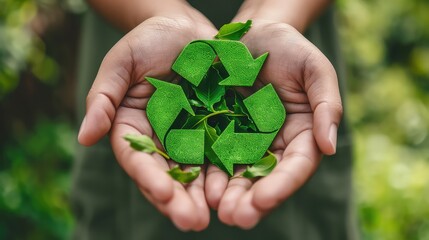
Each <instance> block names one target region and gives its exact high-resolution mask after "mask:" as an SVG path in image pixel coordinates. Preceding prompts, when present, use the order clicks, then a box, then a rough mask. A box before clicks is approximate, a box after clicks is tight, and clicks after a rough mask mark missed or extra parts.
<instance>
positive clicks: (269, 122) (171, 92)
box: [146, 40, 286, 175]
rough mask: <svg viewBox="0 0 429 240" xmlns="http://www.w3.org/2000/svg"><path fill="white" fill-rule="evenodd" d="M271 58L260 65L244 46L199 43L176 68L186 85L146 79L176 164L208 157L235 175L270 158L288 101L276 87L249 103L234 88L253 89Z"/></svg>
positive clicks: (152, 117)
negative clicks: (245, 166)
mask: <svg viewBox="0 0 429 240" xmlns="http://www.w3.org/2000/svg"><path fill="white" fill-rule="evenodd" d="M216 58H219V59H218V60H217V59H216ZM266 58H267V53H265V54H263V55H261V56H259V57H258V58H256V59H254V58H253V57H252V55H251V53H250V52H249V50H248V49H247V47H246V46H245V45H244V44H243V43H242V42H239V41H230V40H197V41H194V42H191V43H189V44H188V45H187V46H186V47H185V48H184V49H183V51H182V52H181V53H180V55H179V56H178V58H177V59H176V61H175V62H174V63H173V65H172V69H173V70H174V71H175V72H176V73H178V74H179V75H180V76H182V77H183V79H182V81H184V82H183V83H181V85H177V84H172V83H168V82H165V81H162V80H157V79H154V78H146V79H147V80H148V81H149V82H150V83H151V84H152V85H153V86H154V87H155V88H156V91H155V92H154V94H153V95H152V97H151V98H150V99H149V102H148V104H147V109H146V113H147V117H148V119H149V122H150V123H151V125H152V127H153V129H154V131H155V133H156V135H157V136H158V138H159V139H160V141H161V143H162V144H163V146H164V148H165V150H166V151H167V153H168V154H169V155H170V157H171V159H173V160H174V161H176V162H178V163H183V164H203V163H204V158H205V157H206V158H207V159H208V160H209V161H210V162H211V163H212V164H214V165H216V166H217V167H219V168H220V169H222V170H224V171H225V172H226V173H228V174H229V175H232V174H233V168H234V164H253V163H255V162H256V161H257V160H259V159H261V158H262V157H263V156H264V154H265V153H266V151H267V149H268V148H269V146H270V145H271V143H272V141H273V140H274V138H275V136H276V135H277V133H278V131H279V129H280V128H281V126H282V125H283V123H284V120H285V117H286V112H285V108H284V106H283V104H282V101H281V100H280V98H279V97H278V95H277V93H276V91H275V89H274V87H273V86H272V85H271V84H268V85H266V86H264V87H263V88H261V89H259V90H258V91H257V92H255V93H253V94H252V95H250V96H249V97H247V98H245V99H243V97H242V96H241V95H240V94H238V93H237V92H235V90H233V88H232V87H234V86H253V83H254V81H255V80H256V77H257V76H258V74H259V71H260V69H261V67H262V65H263V63H264V61H265V60H266ZM219 62H220V63H221V64H222V65H219V64H220V63H219ZM219 66H221V67H220V68H218V67H219ZM225 72H226V73H227V74H225ZM187 82H189V84H188V83H187ZM185 83H186V84H185ZM191 85H193V86H191ZM231 91H232V93H231ZM185 92H186V94H185ZM228 94H229V96H228V97H229V99H227V95H228ZM231 97H232V98H233V99H232V100H231ZM188 98H189V100H188ZM237 99H238V100H237ZM189 101H191V102H192V106H191V104H190V102H189ZM231 109H232V110H234V111H236V112H235V113H234V112H233V111H232V110H231ZM194 112H195V113H196V114H197V115H195V113H194ZM220 114H225V115H224V116H223V117H221V118H218V119H217V121H218V122H216V121H213V119H212V118H211V117H213V116H220ZM228 114H229V115H228ZM240 117H241V118H240ZM215 119H216V118H215ZM243 122H245V124H248V125H246V126H244V128H243ZM246 122H247V123H246Z"/></svg>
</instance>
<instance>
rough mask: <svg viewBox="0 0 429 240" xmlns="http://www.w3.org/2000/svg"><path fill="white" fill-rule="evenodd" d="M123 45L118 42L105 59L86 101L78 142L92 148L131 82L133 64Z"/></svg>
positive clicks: (127, 49) (103, 132)
mask: <svg viewBox="0 0 429 240" xmlns="http://www.w3.org/2000/svg"><path fill="white" fill-rule="evenodd" d="M131 56H132V55H131V52H130V48H129V47H128V46H127V44H126V42H125V41H119V42H118V43H117V44H116V45H115V46H114V47H113V48H112V49H111V50H110V51H109V52H108V53H107V54H106V56H105V58H104V59H103V62H102V63H101V66H100V69H99V71H98V73H97V76H96V78H95V81H94V83H93V85H92V87H91V89H90V91H89V93H88V96H87V100H86V114H85V117H84V120H83V122H82V125H81V128H80V131H79V136H78V140H79V143H81V144H83V145H86V146H88V145H92V144H94V143H96V142H97V141H98V140H99V139H100V138H101V137H103V136H104V135H106V133H107V132H108V131H109V130H110V128H111V126H112V121H113V119H114V117H115V113H116V109H117V108H118V106H119V104H120V103H121V101H122V99H123V97H124V95H125V94H126V92H127V90H128V87H129V85H130V81H131V72H132V65H133V60H132V57H131Z"/></svg>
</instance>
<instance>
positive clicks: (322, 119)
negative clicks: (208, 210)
mask: <svg viewBox="0 0 429 240" xmlns="http://www.w3.org/2000/svg"><path fill="white" fill-rule="evenodd" d="M242 40H243V42H245V43H246V45H247V46H248V47H249V49H250V50H251V51H252V52H253V53H254V54H255V55H257V56H259V55H260V54H262V53H264V52H269V54H270V55H269V57H268V59H267V61H266V63H265V65H264V67H263V69H262V71H261V72H260V74H259V77H258V79H257V82H256V83H255V86H254V87H255V90H256V89H257V88H260V87H261V86H263V85H266V84H268V83H272V84H273V85H274V86H275V88H276V89H277V92H278V94H279V96H280V98H281V100H282V102H283V104H284V106H285V108H286V110H287V114H288V115H287V118H286V122H285V124H284V126H283V128H282V129H281V130H280V132H279V134H278V136H277V138H276V139H275V140H274V143H273V145H272V148H271V150H272V151H273V152H274V153H275V154H276V156H277V158H278V159H279V164H278V165H277V167H276V168H275V169H274V171H273V172H272V173H271V174H270V175H269V176H267V177H265V178H263V179H261V180H259V181H256V182H252V181H250V180H248V179H245V178H234V179H232V180H230V181H229V182H228V185H227V186H226V190H225V192H224V194H223V196H222V198H221V199H220V198H214V197H212V198H210V196H215V195H214V194H213V193H212V192H213V191H214V190H212V189H215V188H216V189H221V188H222V187H221V186H219V184H217V186H214V185H215V184H214V183H211V182H213V179H214V178H217V179H220V178H222V179H223V182H225V184H226V182H227V181H228V180H227V179H226V176H225V175H223V174H222V173H220V172H218V171H214V170H209V172H208V176H207V179H206V182H207V184H206V188H207V189H206V194H207V196H208V197H209V199H208V200H209V203H211V206H212V207H218V208H219V217H220V219H221V220H222V221H223V222H225V223H227V224H231V225H238V226H240V227H243V228H249V227H252V226H254V225H255V224H256V223H257V222H258V221H259V220H260V219H261V217H262V216H263V215H264V214H265V213H266V212H268V211H270V210H271V209H273V208H274V207H275V206H277V205H278V204H280V203H281V202H282V201H283V200H285V199H286V198H287V197H288V196H290V195H291V194H292V193H293V192H294V191H296V190H297V189H298V188H299V187H301V186H302V185H303V184H304V183H305V181H306V180H307V179H308V178H309V177H310V176H311V175H312V173H313V172H314V171H315V170H316V168H317V166H318V164H319V161H320V159H321V156H322V155H321V153H322V152H323V153H325V154H333V153H334V152H335V147H334V146H333V145H334V144H333V143H332V141H330V140H331V139H329V138H328V137H327V136H328V135H329V134H330V131H331V130H329V128H330V125H331V124H338V121H339V118H340V115H341V109H340V108H341V102H340V98H339V94H338V86H337V83H336V81H337V79H336V75H335V71H334V69H333V68H332V65H331V64H330V63H329V61H328V60H327V59H326V58H325V57H324V56H323V54H321V53H320V52H319V51H318V50H317V48H316V47H314V46H313V45H312V44H311V43H309V42H308V41H307V40H306V39H305V38H304V37H303V36H301V35H300V34H299V33H298V32H297V31H296V30H294V29H292V28H291V27H289V26H286V25H284V24H283V25H280V24H270V23H261V24H259V25H257V24H256V25H255V26H253V27H252V30H251V31H249V33H248V34H247V35H245V37H244V38H243V39H242ZM331 115H335V116H331ZM335 131H336V129H335ZM212 172H215V173H216V174H211V173H212ZM212 185H213V186H212Z"/></svg>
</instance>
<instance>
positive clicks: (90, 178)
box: [72, 0, 357, 240]
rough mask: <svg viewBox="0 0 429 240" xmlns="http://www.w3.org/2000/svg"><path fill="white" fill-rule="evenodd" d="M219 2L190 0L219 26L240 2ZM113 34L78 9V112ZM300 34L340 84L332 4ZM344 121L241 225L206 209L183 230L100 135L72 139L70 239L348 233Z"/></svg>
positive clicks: (351, 228) (341, 239) (348, 159)
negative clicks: (332, 140) (191, 228)
mask: <svg viewBox="0 0 429 240" xmlns="http://www.w3.org/2000/svg"><path fill="white" fill-rule="evenodd" d="M221 2H225V4H222V3H220V2H219V1H201V0H199V1H197V0H196V1H192V2H191V3H192V4H194V5H195V6H196V7H197V8H198V9H200V10H201V11H202V12H203V13H204V14H206V16H208V17H209V18H210V19H211V20H212V21H213V22H214V23H215V25H217V27H219V26H220V25H222V24H224V23H227V22H229V21H230V19H231V18H232V16H233V14H234V13H235V12H236V11H237V9H238V7H239V5H240V2H239V1H221ZM199 5H201V6H199ZM220 6H222V7H220ZM225 6H228V7H225ZM220 13H222V14H220ZM121 36H122V35H121V33H120V32H118V31H116V30H115V29H113V28H112V27H111V26H109V25H108V24H107V23H106V22H105V21H104V20H103V19H101V18H100V17H99V16H98V15H97V14H95V13H93V12H91V11H89V12H88V13H87V14H86V16H85V19H84V21H83V32H82V39H81V50H80V62H79V65H80V67H79V87H78V98H77V101H78V102H77V106H78V117H79V119H82V118H83V115H84V111H85V110H84V107H85V98H86V95H87V93H88V90H89V88H90V86H91V84H92V82H93V80H94V78H95V76H96V73H97V71H98V67H99V65H100V63H101V61H102V59H103V57H104V56H105V54H106V53H107V51H108V50H109V49H110V48H111V47H112V46H113V45H114V44H115V43H116V42H117V41H118V40H119V39H120V37H121ZM306 36H307V37H308V38H309V39H310V40H311V41H312V42H313V43H314V44H315V45H316V46H317V47H319V48H320V49H321V50H322V52H323V53H324V54H325V55H326V56H327V57H328V58H329V59H330V61H331V62H332V63H333V64H334V66H335V68H336V70H337V73H338V76H339V79H340V86H341V88H342V89H343V88H344V84H343V83H344V71H343V67H342V66H341V60H340V54H339V50H338V49H339V48H338V41H337V37H336V31H335V25H334V18H333V10H332V9H329V10H328V11H327V12H326V13H325V14H324V15H323V16H321V17H320V19H319V20H318V21H317V22H316V23H315V24H313V25H312V26H311V27H310V29H309V30H308V32H307V33H306ZM343 93H344V91H343ZM345 123H346V121H342V124H341V125H340V127H339V137H338V149H337V154H336V155H335V156H332V157H325V158H324V159H323V160H322V162H321V164H320V167H319V169H318V171H317V172H316V174H315V175H314V176H313V177H312V178H311V179H310V180H309V181H308V182H307V183H306V184H305V186H304V187H302V188H301V189H300V190H299V191H298V192H297V193H295V194H294V195H293V196H292V197H291V198H289V199H288V200H286V201H285V202H284V203H283V204H282V205H281V206H280V207H278V208H277V209H275V210H274V211H273V212H272V213H271V214H269V215H268V216H267V217H266V218H264V219H263V220H262V221H261V222H260V223H259V224H258V225H257V226H256V227H255V228H254V229H252V230H248V231H244V230H240V229H238V228H236V227H228V226H226V225H223V224H222V223H220V222H219V220H218V219H217V214H216V212H214V211H212V212H211V216H212V219H211V222H210V226H209V227H208V229H207V230H205V231H203V232H200V233H193V232H190V233H183V232H181V231H179V230H177V229H176V228H175V227H174V226H173V224H172V223H171V222H170V220H169V219H167V218H166V217H164V216H163V215H161V214H160V213H158V211H157V210H156V209H155V207H153V206H152V205H151V204H150V203H149V202H148V201H147V200H146V199H145V198H144V197H143V196H142V195H141V193H140V192H139V190H138V188H137V187H136V186H135V184H134V183H133V182H132V180H131V179H130V178H129V177H128V176H127V175H126V174H125V173H124V171H123V170H122V169H121V168H120V167H119V165H118V164H117V162H116V160H115V159H114V155H113V153H112V151H111V148H110V145H109V143H108V140H107V139H103V140H102V141H101V142H100V143H98V144H96V145H95V146H93V147H78V149H77V157H76V159H75V165H74V171H73V179H74V182H73V189H72V206H73V210H74V213H75V216H76V229H75V231H74V235H73V239H79V240H85V239H103V240H108V239H128V240H134V239H140V240H142V239H143V240H144V239H149V240H153V239H187V240H189V239H262V238H264V239H272V240H275V239H293V240H295V239H300V240H303V239H304V240H305V239H311V240H318V239H329V240H337V239H338V240H347V239H356V236H357V234H356V224H355V216H354V212H353V210H352V209H353V207H352V202H351V199H352V185H351V167H352V153H351V142H350V138H349V135H348V131H347V126H346V125H345Z"/></svg>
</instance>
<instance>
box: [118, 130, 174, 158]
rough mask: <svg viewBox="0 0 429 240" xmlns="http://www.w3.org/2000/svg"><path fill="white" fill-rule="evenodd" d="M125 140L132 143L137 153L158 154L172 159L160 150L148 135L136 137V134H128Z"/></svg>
mask: <svg viewBox="0 0 429 240" xmlns="http://www.w3.org/2000/svg"><path fill="white" fill-rule="evenodd" d="M124 139H125V140H127V141H128V142H130V146H131V147H132V148H133V149H134V150H137V151H141V152H145V153H154V152H157V153H159V154H160V155H162V156H163V157H164V158H166V159H170V157H169V156H168V155H167V154H166V153H165V152H163V151H161V150H159V149H158V148H157V147H156V145H155V143H154V142H153V140H152V138H150V137H149V136H147V135H136V134H126V135H125V136H124Z"/></svg>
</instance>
